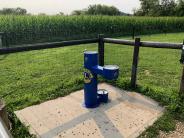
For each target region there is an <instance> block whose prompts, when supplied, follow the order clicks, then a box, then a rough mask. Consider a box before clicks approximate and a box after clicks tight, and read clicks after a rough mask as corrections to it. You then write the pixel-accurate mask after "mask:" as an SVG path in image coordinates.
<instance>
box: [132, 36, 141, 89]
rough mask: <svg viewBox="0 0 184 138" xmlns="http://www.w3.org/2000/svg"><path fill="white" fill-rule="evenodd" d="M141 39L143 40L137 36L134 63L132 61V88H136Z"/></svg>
mask: <svg viewBox="0 0 184 138" xmlns="http://www.w3.org/2000/svg"><path fill="white" fill-rule="evenodd" d="M140 41H141V40H140V38H135V45H134V53H133V63H132V74H131V87H132V88H136V81H137V66H138V60H139V47H140Z"/></svg>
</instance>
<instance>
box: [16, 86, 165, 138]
mask: <svg viewBox="0 0 184 138" xmlns="http://www.w3.org/2000/svg"><path fill="white" fill-rule="evenodd" d="M99 89H106V90H108V91H109V98H110V102H109V103H108V104H101V105H100V107H98V108H95V109H86V108H84V107H83V106H82V102H83V90H80V91H76V92H74V93H72V94H70V95H68V96H66V97H62V98H58V99H55V100H51V101H47V102H44V103H42V104H40V105H35V106H31V107H27V108H25V109H23V110H20V111H16V112H15V113H16V115H17V117H18V118H19V119H20V120H21V122H22V123H24V124H25V125H26V126H29V130H30V133H32V134H35V135H36V136H37V137H41V138H59V137H65V138H82V137H83V138H84V137H91V138H103V137H105V138H113V137H114V138H135V137H137V136H139V135H140V134H141V133H142V132H143V131H144V130H145V128H147V127H148V126H150V125H152V124H153V123H154V122H155V121H156V120H157V119H158V117H160V116H161V115H162V113H163V110H164V108H162V107H160V106H159V105H158V103H156V102H155V101H153V100H151V99H149V98H147V97H145V96H143V95H141V94H138V93H135V92H127V91H124V90H121V89H119V88H116V87H113V86H111V85H108V84H106V83H102V84H100V85H99Z"/></svg>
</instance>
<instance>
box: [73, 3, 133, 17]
mask: <svg viewBox="0 0 184 138" xmlns="http://www.w3.org/2000/svg"><path fill="white" fill-rule="evenodd" d="M72 15H110V16H113V15H129V14H126V13H123V12H121V11H120V10H119V9H117V8H116V7H114V6H106V5H100V4H97V5H96V4H95V5H90V6H89V7H88V8H87V9H83V10H75V11H73V12H72Z"/></svg>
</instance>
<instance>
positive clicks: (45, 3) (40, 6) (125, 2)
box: [0, 0, 139, 14]
mask: <svg viewBox="0 0 184 138" xmlns="http://www.w3.org/2000/svg"><path fill="white" fill-rule="evenodd" d="M0 3H1V4H0V8H4V7H22V8H26V9H27V10H28V12H30V13H35V14H37V13H47V14H56V13H58V12H60V11H62V12H64V13H66V14H69V13H70V12H71V11H73V10H76V9H83V8H86V7H88V5H90V4H105V5H114V6H116V7H117V8H119V9H120V10H121V11H123V12H129V13H131V12H132V9H133V8H137V7H139V0H29V1H28V0H0Z"/></svg>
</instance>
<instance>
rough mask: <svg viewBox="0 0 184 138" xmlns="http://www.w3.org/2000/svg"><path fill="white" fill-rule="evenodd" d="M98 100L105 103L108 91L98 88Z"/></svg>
mask: <svg viewBox="0 0 184 138" xmlns="http://www.w3.org/2000/svg"><path fill="white" fill-rule="evenodd" d="M97 93H98V100H99V102H100V103H101V102H102V103H107V102H108V91H107V90H104V89H100V90H98V92H97Z"/></svg>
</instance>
